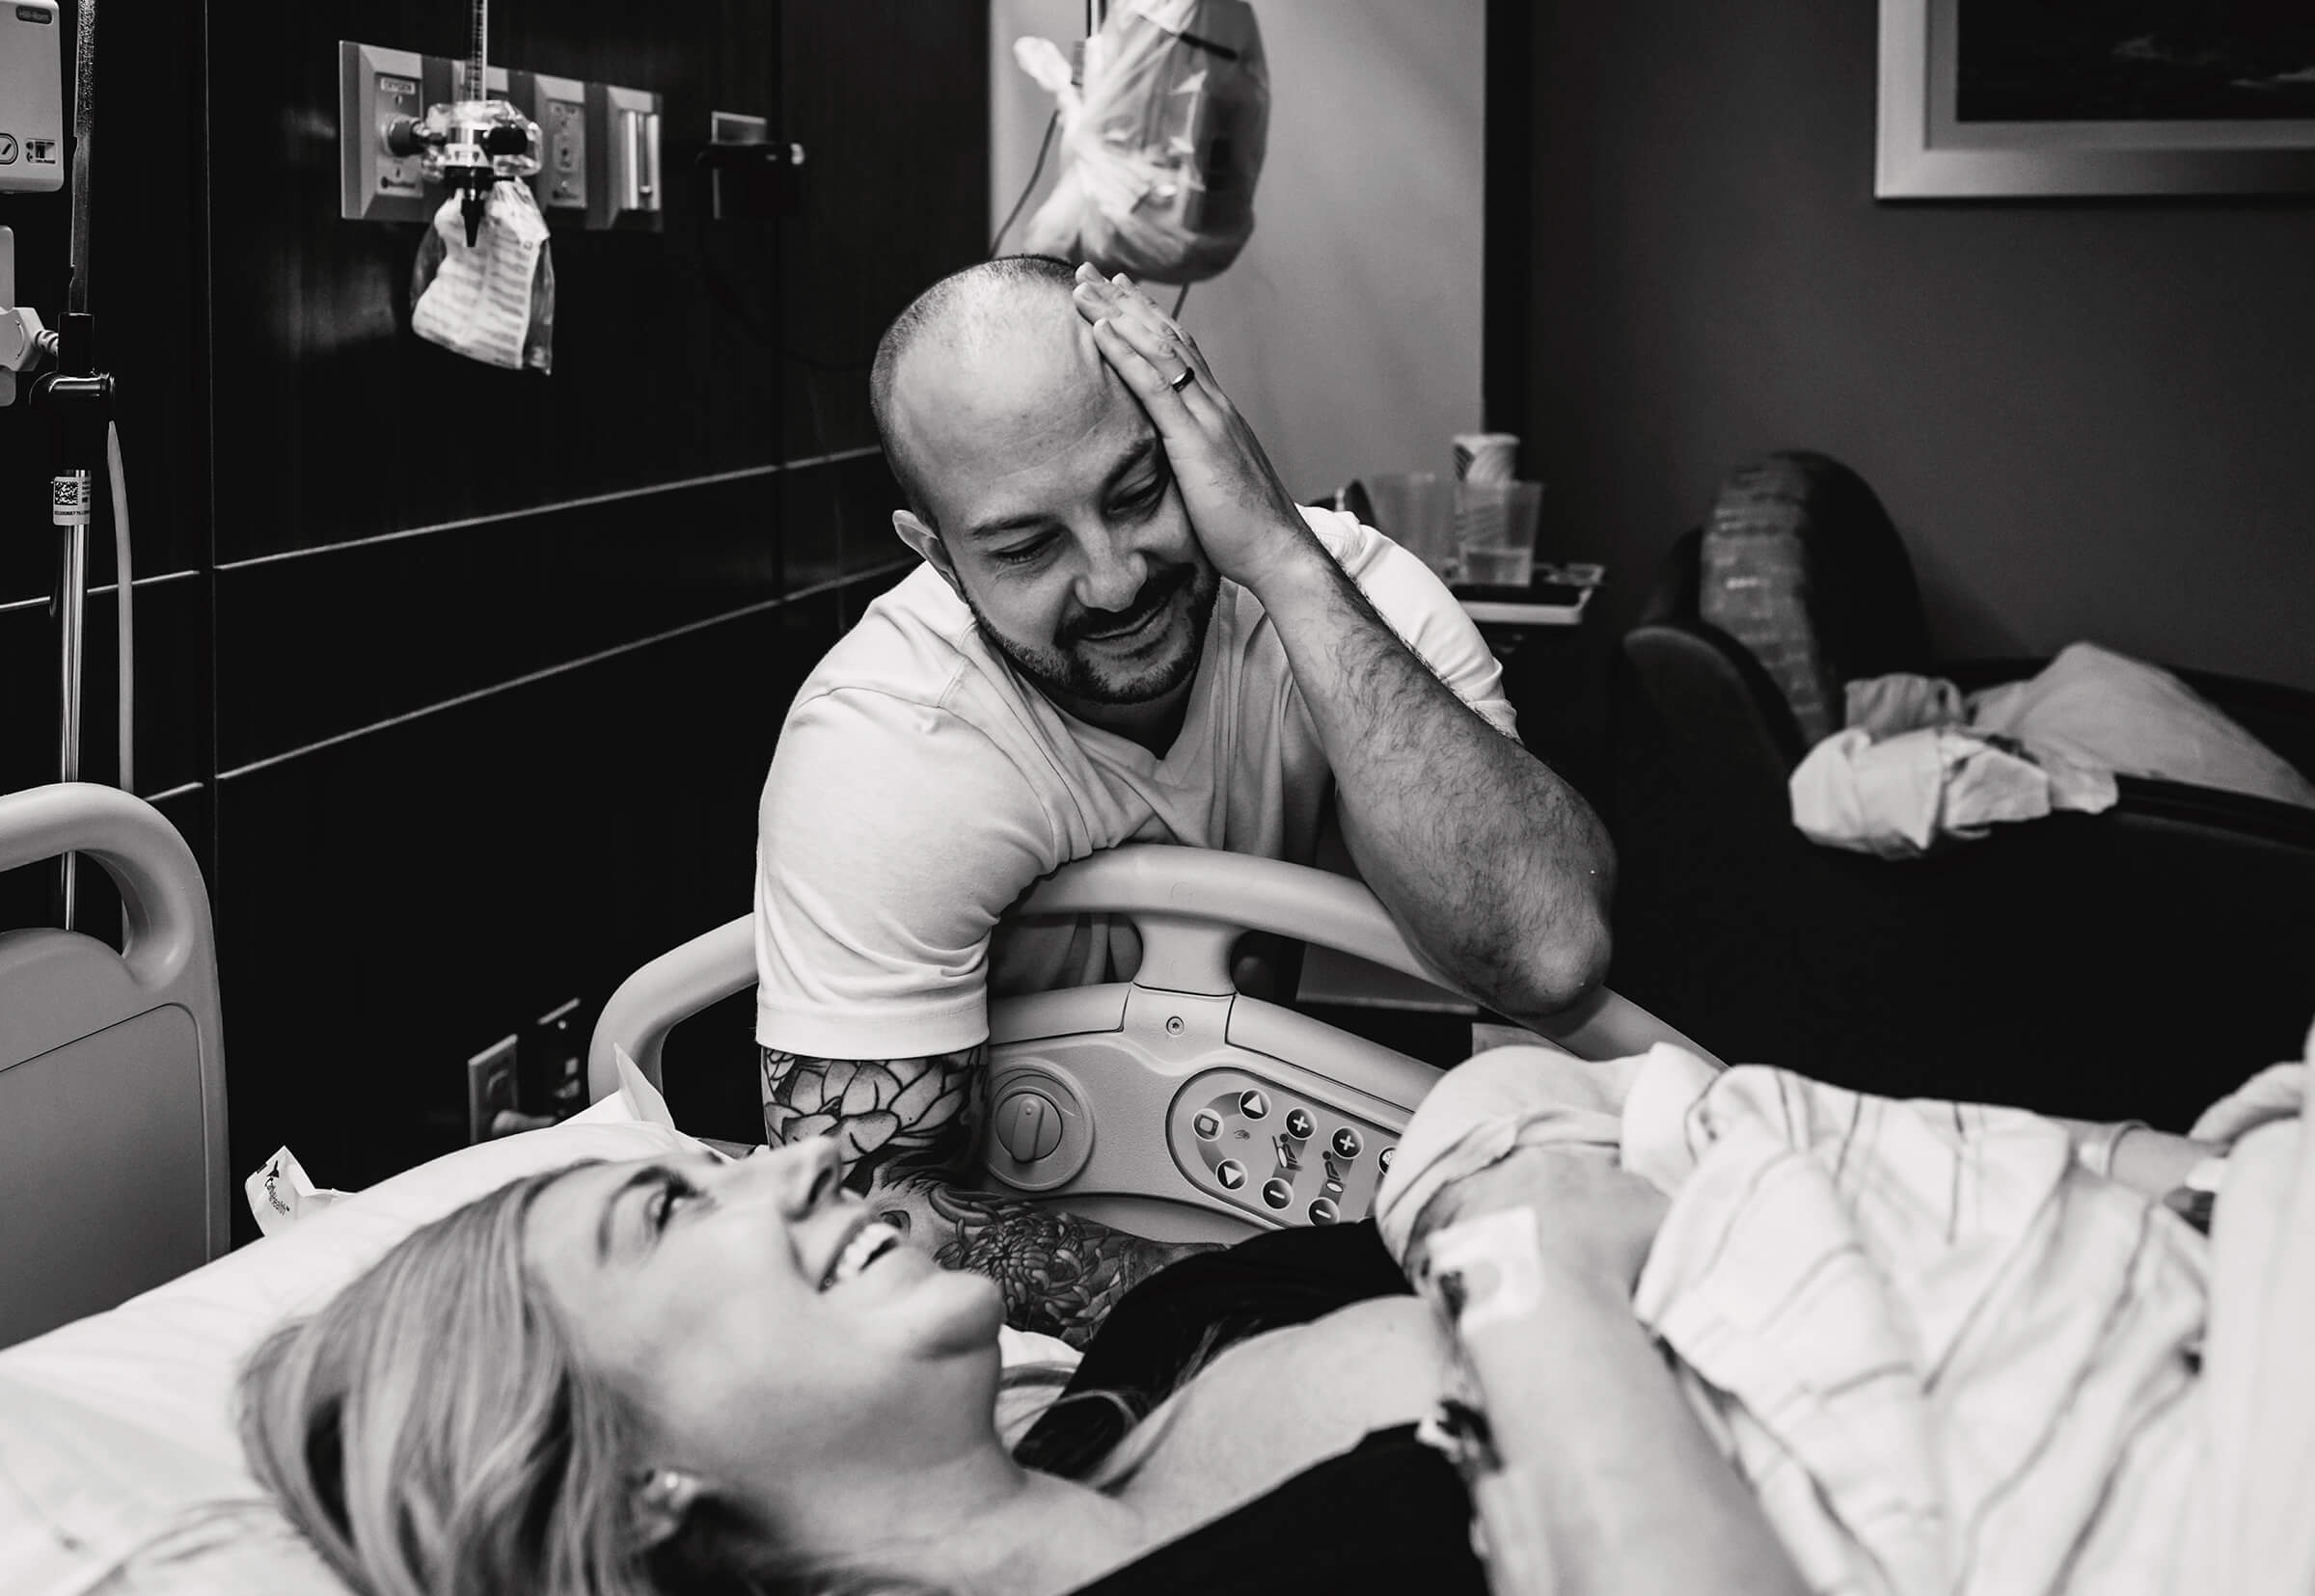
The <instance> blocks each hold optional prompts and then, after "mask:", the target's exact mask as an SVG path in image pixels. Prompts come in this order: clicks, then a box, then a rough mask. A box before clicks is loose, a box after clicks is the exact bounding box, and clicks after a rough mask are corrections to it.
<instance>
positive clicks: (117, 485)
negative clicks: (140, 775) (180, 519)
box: [104, 421, 137, 793]
mask: <svg viewBox="0 0 2315 1596" xmlns="http://www.w3.org/2000/svg"><path fill="white" fill-rule="evenodd" d="M104 463H105V467H106V469H107V471H108V472H109V473H110V474H111V476H112V488H113V571H114V575H115V576H116V577H117V578H118V579H119V581H120V584H121V585H120V601H119V602H120V607H121V608H120V611H119V614H120V634H121V636H120V639H119V647H118V651H117V658H118V660H119V662H120V667H121V668H120V682H121V712H120V714H121V718H120V725H119V728H118V733H119V738H120V749H121V773H120V776H119V780H118V785H119V786H120V788H121V790H122V791H123V793H133V792H135V791H136V790H137V773H136V772H137V765H136V751H137V645H136V636H137V628H136V610H135V601H136V592H135V582H136V578H135V575H134V574H133V573H132V571H131V570H130V568H129V558H128V555H129V546H128V470H127V468H126V467H125V466H123V464H122V463H121V429H120V428H119V427H117V426H115V425H113V424H112V423H111V422H110V421H108V422H106V423H105V427H104Z"/></svg>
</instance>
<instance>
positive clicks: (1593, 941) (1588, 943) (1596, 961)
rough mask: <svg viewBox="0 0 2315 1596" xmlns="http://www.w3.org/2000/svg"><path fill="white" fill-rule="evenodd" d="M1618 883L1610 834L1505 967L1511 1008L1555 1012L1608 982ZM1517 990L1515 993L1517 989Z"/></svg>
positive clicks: (1524, 1011)
mask: <svg viewBox="0 0 2315 1596" xmlns="http://www.w3.org/2000/svg"><path fill="white" fill-rule="evenodd" d="M1615 887H1616V857H1615V853H1614V851H1613V849H1612V847H1611V845H1610V844H1609V843H1608V841H1607V838H1606V835H1605V833H1604V832H1602V833H1601V834H1600V835H1599V837H1598V839H1597V849H1596V852H1595V855H1594V856H1593V857H1592V858H1591V859H1589V860H1588V861H1586V864H1585V865H1584V867H1583V868H1582V870H1581V874H1580V875H1578V876H1577V877H1576V879H1574V880H1572V881H1570V882H1569V883H1567V886H1566V889H1565V890H1563V891H1562V892H1561V893H1560V894H1559V895H1558V897H1559V901H1558V903H1557V904H1556V905H1554V912H1553V913H1552V915H1551V918H1550V921H1549V923H1548V924H1547V925H1546V926H1545V927H1544V929H1543V930H1542V932H1541V933H1540V934H1539V935H1535V936H1531V937H1529V938H1527V939H1526V943H1525V946H1524V947H1523V948H1522V950H1521V957H1520V958H1519V959H1517V960H1513V961H1512V968H1511V969H1510V970H1509V971H1507V972H1506V973H1507V974H1508V975H1509V976H1511V978H1512V980H1511V982H1510V983H1508V985H1510V986H1512V987H1513V989H1514V990H1513V992H1507V993H1506V994H1505V995H1506V997H1507V998H1512V1000H1513V1001H1514V1002H1515V1003H1516V1005H1517V1006H1516V1007H1515V1008H1507V1009H1505V1010H1504V1012H1505V1013H1506V1014H1529V1015H1542V1014H1558V1013H1560V1012H1561V1011H1562V1010H1565V1009H1570V1008H1573V1007H1574V1006H1575V1005H1576V1004H1578V1003H1581V1002H1583V1001H1584V1000H1585V999H1586V998H1588V997H1590V996H1591V995H1592V994H1593V992H1595V991H1597V990H1599V988H1600V987H1602V986H1603V985H1604V984H1605V983H1606V982H1607V979H1608V963H1609V960H1610V958H1611V956H1612V955H1613V953H1614V951H1615V936H1614V933H1613V931H1612V930H1611V929H1610V922H1609V905H1610V903H1611V902H1612V901H1613V898H1614V894H1615ZM1514 994H1515V995H1514Z"/></svg>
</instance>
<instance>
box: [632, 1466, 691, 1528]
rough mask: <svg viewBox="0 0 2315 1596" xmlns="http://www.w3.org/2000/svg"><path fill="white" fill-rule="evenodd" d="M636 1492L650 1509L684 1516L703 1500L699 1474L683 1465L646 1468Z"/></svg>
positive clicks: (655, 1513)
mask: <svg viewBox="0 0 2315 1596" xmlns="http://www.w3.org/2000/svg"><path fill="white" fill-rule="evenodd" d="M636 1496H637V1500H638V1501H639V1502H640V1504H641V1506H642V1508H643V1510H644V1511H645V1512H647V1513H651V1514H654V1515H658V1516H664V1517H667V1518H671V1519H673V1518H681V1517H682V1516H683V1515H684V1514H685V1513H687V1512H689V1511H691V1507H692V1503H693V1502H694V1501H698V1500H699V1476H698V1475H697V1474H686V1473H685V1472H684V1471H683V1470H681V1469H646V1470H645V1471H644V1472H643V1477H642V1482H641V1483H640V1485H639V1486H638V1487H637V1492H636Z"/></svg>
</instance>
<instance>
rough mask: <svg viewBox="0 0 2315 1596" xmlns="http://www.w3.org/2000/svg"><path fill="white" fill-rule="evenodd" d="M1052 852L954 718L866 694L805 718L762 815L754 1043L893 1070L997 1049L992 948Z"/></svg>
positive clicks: (1021, 788)
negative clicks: (984, 1044)
mask: <svg viewBox="0 0 2315 1596" xmlns="http://www.w3.org/2000/svg"><path fill="white" fill-rule="evenodd" d="M966 816H969V817H971V824H970V825H962V824H960V818H961V817H966ZM1054 835H1055V833H1054V829H1053V825H1052V823H1051V820H1050V818H1049V816H1048V814H1047V813H1046V810H1045V806H1044V804H1043V803H1042V802H1041V801H1040V800H1039V798H1038V797H1037V795H1036V793H1035V792H1034V790H1033V789H1031V788H1030V786H1029V785H1028V783H1027V782H1026V780H1024V779H1023V777H1022V776H1021V772H1020V771H1019V770H1018V769H1017V768H1016V767H1015V766H1014V765H1013V763H1012V761H1011V760H1010V759H1008V758H1007V757H1006V756H1005V754H1004V753H1003V751H1002V750H1001V749H999V748H998V747H997V746H996V744H994V743H993V742H991V741H990V740H989V738H988V737H987V736H985V735H984V734H983V733H981V732H980V731H978V730H977V729H975V728H974V727H973V726H972V725H970V724H969V723H968V722H967V721H966V720H965V719H963V718H962V717H959V716H957V715H955V714H954V713H952V712H950V711H947V710H942V709H938V708H934V707H931V706H928V705H924V704H920V703H912V702H910V701H908V700H906V699H903V698H899V697H896V696H894V695H892V694H889V693H885V692H879V691H875V690H866V689H838V690H833V691H831V692H826V693H822V694H819V695H818V696H816V697H813V698H810V699H807V700H805V701H803V702H802V703H800V704H798V705H797V706H796V708H795V709H794V710H793V711H792V712H791V713H790V715H789V717H788V722H787V725H786V726H785V727H784V728H783V729H782V731H781V733H780V741H779V746H778V749H777V751H776V753H775V755H774V757H773V761H772V772H771V775H770V776H769V777H768V778H767V779H766V781H765V783H764V794H763V801H762V804H761V806H760V808H759V810H758V813H757V829H756V871H755V965H756V982H757V985H756V1019H755V1036H756V1041H757V1042H758V1043H759V1044H761V1045H763V1046H766V1047H774V1048H778V1049H780V1050H781V1051H783V1052H790V1053H799V1054H803V1055H805V1056H807V1057H812V1058H832V1059H885V1058H916V1057H921V1056H924V1055H928V1054H934V1053H947V1052H954V1051H956V1050H957V1049H959V1048H964V1047H970V1046H972V1045H974V1044H976V1043H978V1042H980V1041H984V1040H986V1038H987V1037H988V1034H989V1019H988V984H989V981H988V974H989V972H988V964H989V941H990V933H991V932H992V930H993V929H994V927H995V925H996V921H997V917H998V916H999V915H1000V914H1001V913H1003V911H1004V910H1005V909H1006V908H1008V907H1009V906H1011V905H1012V903H1013V902H1014V900H1015V899H1017V898H1018V897H1020V895H1021V892H1022V891H1023V890H1025V889H1026V888H1027V887H1028V885H1029V884H1030V883H1031V882H1032V881H1034V880H1036V879H1037V878H1038V877H1040V876H1042V875H1044V874H1045V873H1046V872H1047V871H1048V870H1049V869H1050V868H1051V867H1052V864H1053V862H1055V860H1056V858H1057V850H1056V847H1055V843H1054Z"/></svg>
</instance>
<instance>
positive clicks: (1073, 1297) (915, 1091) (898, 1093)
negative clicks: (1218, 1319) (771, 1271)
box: [759, 1043, 1212, 1346]
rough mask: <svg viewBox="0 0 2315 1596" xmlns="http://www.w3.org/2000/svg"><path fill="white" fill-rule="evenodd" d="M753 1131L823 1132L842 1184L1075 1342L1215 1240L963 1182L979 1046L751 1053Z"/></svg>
mask: <svg viewBox="0 0 2315 1596" xmlns="http://www.w3.org/2000/svg"><path fill="white" fill-rule="evenodd" d="M759 1053H760V1056H761V1060H762V1065H763V1096H764V1139H765V1140H766V1141H767V1142H770V1143H771V1144H772V1145H773V1146H775V1147H778V1146H781V1145H783V1144H785V1143H789V1142H798V1141H803V1140H805V1139H807V1138H810V1137H813V1136H833V1137H834V1138H835V1139H836V1143H837V1146H838V1148H839V1149H840V1150H841V1156H842V1158H843V1163H844V1171H845V1174H844V1183H845V1185H846V1186H847V1187H849V1188H850V1189H852V1190H853V1191H855V1192H858V1193H859V1194H860V1195H862V1196H863V1197H865V1198H867V1199H868V1201H869V1202H870V1203H871V1204H874V1205H875V1206H876V1208H877V1210H878V1212H879V1213H880V1214H881V1215H882V1216H883V1217H884V1218H885V1219H887V1220H889V1221H890V1222H891V1223H893V1224H894V1225H896V1226H898V1227H899V1228H900V1229H902V1230H904V1231H908V1232H909V1234H910V1235H911V1237H912V1239H913V1240H914V1241H915V1242H916V1244H917V1245H918V1246H920V1247H922V1248H924V1249H925V1250H926V1251H927V1252H929V1253H931V1254H932V1255H933V1256H934V1257H935V1258H937V1259H939V1260H940V1262H941V1263H943V1264H946V1265H947V1266H948V1267H950V1268H952V1269H970V1270H973V1271H975V1272H977V1273H980V1274H984V1275H987V1276H989V1277H990V1278H991V1279H993V1280H994V1281H995V1282H996V1284H997V1286H998V1288H999V1289H1000V1290H1001V1291H1002V1292H1003V1294H1004V1299H1005V1322H1006V1323H1007V1324H1009V1325H1011V1326H1013V1328H1014V1329H1016V1330H1036V1331H1042V1332H1044V1333H1045V1334H1046V1335H1049V1336H1058V1337H1060V1338H1061V1339H1063V1340H1065V1341H1067V1342H1069V1344H1070V1345H1072V1346H1082V1345H1084V1344H1085V1342H1086V1341H1087V1340H1088V1339H1091V1338H1092V1336H1093V1333H1094V1331H1095V1330H1096V1329H1097V1328H1099V1327H1100V1325H1101V1322H1102V1319H1103V1317H1104V1316H1105V1315H1106V1314H1107V1313H1108V1312H1109V1310H1110V1309H1111V1308H1112V1307H1114V1306H1115V1305H1116V1302H1117V1299H1118V1298H1119V1297H1121V1296H1123V1295H1125V1293H1126V1292H1127V1290H1128V1289H1130V1287H1131V1286H1133V1285H1135V1284H1137V1283H1138V1282H1140V1281H1141V1280H1143V1279H1144V1278H1146V1277H1147V1276H1149V1275H1152V1274H1154V1273H1156V1272H1157V1270H1158V1269H1160V1268H1162V1267H1163V1266H1164V1265H1166V1264H1168V1263H1171V1262H1172V1261H1173V1260H1174V1259H1176V1258H1185V1257H1187V1256H1188V1255H1189V1254H1191V1253H1199V1252H1205V1251H1208V1250H1209V1249H1210V1248H1211V1246H1212V1243H1204V1242H1192V1243H1179V1244H1178V1243H1170V1242H1159V1241H1148V1240H1144V1239H1143V1238H1142V1237H1140V1236H1136V1235H1130V1234H1128V1233H1127V1232H1126V1231H1114V1230H1111V1229H1110V1228H1109V1227H1108V1226H1106V1225H1098V1224H1096V1223H1094V1222H1093V1221H1092V1220H1089V1219H1080V1218H1078V1217H1076V1215H1074V1214H1067V1213H1063V1212H1061V1211H1060V1210H1058V1209H1055V1208H1049V1207H1047V1206H1045V1205H1043V1204H1036V1203H1029V1202H1024V1201H1021V1200H1020V1199H1018V1198H1008V1197H999V1196H996V1195H994V1194H992V1193H989V1192H981V1191H972V1190H968V1189H966V1183H967V1182H969V1181H970V1180H972V1179H973V1178H974V1177H975V1176H977V1174H978V1173H979V1168H980V1150H981V1137H982V1135H983V1133H984V1130H985V1126H986V1123H987V1120H988V1113H987V1107H988V1104H987V1097H988V1082H989V1069H988V1064H989V1048H988V1045H987V1044H986V1043H982V1044H980V1045H978V1046H974V1047H968V1048H966V1049H964V1050H963V1051H961V1052H955V1053H940V1054H936V1055H934V1056H932V1057H930V1058H916V1059H866V1060H853V1059H814V1058H803V1057H800V1056H798V1055H797V1054H794V1053H783V1052H780V1051H778V1050H777V1049H776V1048H770V1047H765V1048H761V1049H759Z"/></svg>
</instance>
